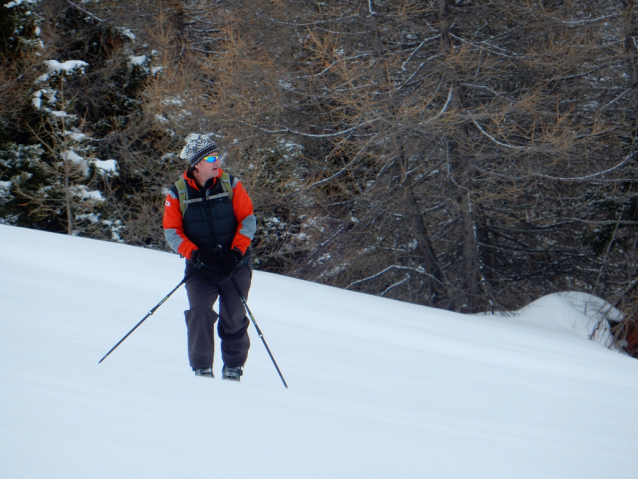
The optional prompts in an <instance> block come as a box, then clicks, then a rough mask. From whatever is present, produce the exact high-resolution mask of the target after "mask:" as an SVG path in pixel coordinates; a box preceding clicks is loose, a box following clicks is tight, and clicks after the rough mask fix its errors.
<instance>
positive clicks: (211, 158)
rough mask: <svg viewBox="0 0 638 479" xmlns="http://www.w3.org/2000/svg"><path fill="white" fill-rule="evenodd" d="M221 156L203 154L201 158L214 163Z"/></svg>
mask: <svg viewBox="0 0 638 479" xmlns="http://www.w3.org/2000/svg"><path fill="white" fill-rule="evenodd" d="M220 157H221V155H216V156H205V157H204V158H202V159H203V160H204V161H206V162H208V163H215V162H216V161H217V160H219V158H220Z"/></svg>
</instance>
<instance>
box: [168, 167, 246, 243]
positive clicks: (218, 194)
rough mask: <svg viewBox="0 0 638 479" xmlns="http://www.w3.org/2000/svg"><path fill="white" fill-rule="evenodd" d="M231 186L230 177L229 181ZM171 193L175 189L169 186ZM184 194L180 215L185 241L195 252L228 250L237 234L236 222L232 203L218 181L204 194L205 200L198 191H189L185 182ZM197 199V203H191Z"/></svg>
mask: <svg viewBox="0 0 638 479" xmlns="http://www.w3.org/2000/svg"><path fill="white" fill-rule="evenodd" d="M230 180H231V184H232V181H233V177H232V175H231V177H230ZM173 189H174V193H176V192H177V187H176V186H173ZM186 190H187V192H188V200H189V203H188V206H187V208H186V212H185V213H184V219H183V226H184V233H185V234H186V237H187V238H188V239H189V240H191V241H192V242H193V243H195V245H197V247H198V248H215V247H216V246H217V245H221V247H222V249H223V250H224V251H228V250H230V247H231V244H232V242H233V239H234V238H235V233H236V232H237V218H236V217H235V210H234V209H233V203H232V201H231V199H230V197H229V196H228V193H226V192H225V191H224V188H223V187H222V182H221V181H219V178H217V180H216V181H215V184H214V185H213V186H212V187H211V188H208V189H206V190H205V191H204V193H205V196H204V195H203V194H202V192H201V191H200V190H198V189H195V188H192V187H191V186H190V185H189V184H188V182H186ZM197 199H201V201H194V202H190V201H192V200H197Z"/></svg>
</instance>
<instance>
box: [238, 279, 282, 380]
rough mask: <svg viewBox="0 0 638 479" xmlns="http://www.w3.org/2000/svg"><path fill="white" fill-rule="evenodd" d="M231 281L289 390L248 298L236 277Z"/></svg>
mask: <svg viewBox="0 0 638 479" xmlns="http://www.w3.org/2000/svg"><path fill="white" fill-rule="evenodd" d="M230 279H231V280H232V282H233V285H235V289H236V290H237V294H238V295H239V299H241V302H242V304H243V305H244V308H246V311H247V312H248V316H250V319H251V321H252V322H253V324H254V325H255V329H256V330H257V334H258V335H259V337H260V338H261V340H262V341H263V343H264V346H266V351H268V355H269V356H270V359H271V360H272V363H273V364H274V365H275V368H276V369H277V372H278V373H279V377H280V378H281V381H282V382H283V383H284V386H286V389H288V385H287V384H286V380H285V379H284V377H283V375H282V374H281V371H280V370H279V366H277V362H276V361H275V358H274V357H273V355H272V353H271V352H270V348H269V347H268V345H267V344H266V340H265V339H264V334H263V333H262V332H261V329H259V326H257V321H255V317H254V316H253V313H251V312H250V308H249V307H248V304H247V303H246V298H244V295H243V294H241V289H239V285H238V284H237V281H236V280H235V277H234V276H231V277H230Z"/></svg>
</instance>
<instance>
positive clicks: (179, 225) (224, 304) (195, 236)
mask: <svg viewBox="0 0 638 479" xmlns="http://www.w3.org/2000/svg"><path fill="white" fill-rule="evenodd" d="M225 156H226V155H223V156H220V152H219V148H218V147H217V145H216V144H215V142H214V141H213V140H211V139H210V138H209V137H207V136H205V135H198V134H191V135H188V137H187V138H186V146H185V147H184V149H183V150H182V152H181V154H180V158H182V159H184V160H186V161H187V162H188V169H187V170H186V171H185V172H184V173H183V175H182V177H181V178H180V179H179V180H178V181H177V182H176V183H175V184H174V185H173V186H172V187H171V189H170V192H169V193H168V195H167V197H166V203H165V206H164V222H163V226H164V233H165V235H166V241H167V242H168V244H169V246H170V247H171V248H172V249H173V250H174V251H176V252H177V253H179V254H180V255H181V256H183V257H184V258H186V274H187V275H188V274H189V273H191V272H193V271H194V273H193V275H192V276H191V277H190V278H189V279H188V280H187V281H186V292H187V295H188V302H189V307H190V309H189V310H187V311H185V312H184V314H185V317H186V329H187V337H188V359H189V362H190V365H191V367H192V368H193V371H195V375H196V376H203V377H210V378H212V377H214V375H213V357H214V348H215V342H214V325H215V322H216V321H217V319H219V323H218V325H217V332H218V334H219V337H220V340H221V355H222V360H223V363H224V365H223V368H222V379H230V380H234V381H239V380H240V378H241V376H242V374H243V368H244V363H245V362H246V358H247V356H248V349H249V347H250V339H249V337H248V332H247V329H248V325H249V320H248V318H247V317H246V310H245V308H244V305H243V303H242V301H241V298H240V297H239V295H238V294H237V290H236V289H235V285H234V284H233V279H234V281H236V284H237V286H238V287H239V289H240V291H241V293H242V295H243V297H244V298H246V297H247V295H248V291H249V289H250V285H251V279H252V268H251V263H250V255H251V249H250V243H251V241H252V239H253V237H254V235H255V232H256V230H257V221H256V219H255V216H254V214H253V204H252V201H251V199H250V197H249V196H248V193H247V192H246V190H245V189H244V187H243V186H242V184H241V182H240V181H239V180H238V179H237V178H235V177H234V176H232V175H229V174H228V173H225V172H224V171H223V170H222V169H221V167H220V166H221V163H222V161H223V160H224V158H225ZM218 297H219V316H218V315H217V313H216V312H215V311H214V310H213V305H214V304H215V302H216V301H217V298H218Z"/></svg>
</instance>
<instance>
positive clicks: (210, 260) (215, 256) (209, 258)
mask: <svg viewBox="0 0 638 479" xmlns="http://www.w3.org/2000/svg"><path fill="white" fill-rule="evenodd" d="M221 258H222V253H221V248H220V247H219V246H218V247H216V248H200V249H198V250H195V251H194V252H193V255H192V256H191V260H193V261H194V262H195V264H197V263H204V264H205V265H207V266H214V265H218V264H219V262H220V261H221Z"/></svg>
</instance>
